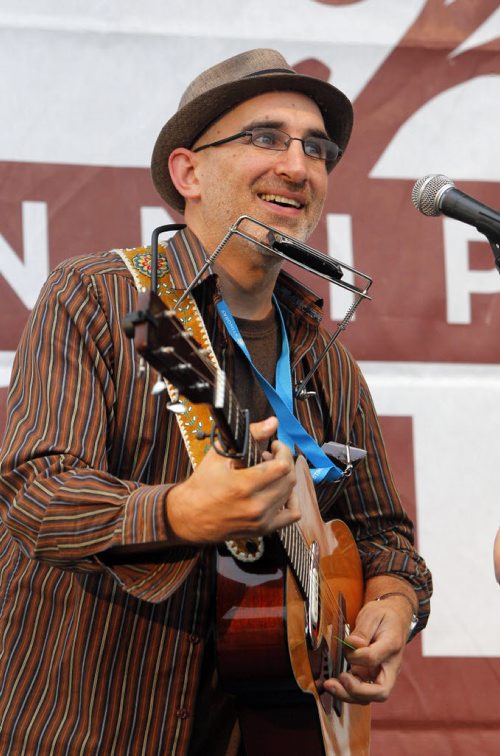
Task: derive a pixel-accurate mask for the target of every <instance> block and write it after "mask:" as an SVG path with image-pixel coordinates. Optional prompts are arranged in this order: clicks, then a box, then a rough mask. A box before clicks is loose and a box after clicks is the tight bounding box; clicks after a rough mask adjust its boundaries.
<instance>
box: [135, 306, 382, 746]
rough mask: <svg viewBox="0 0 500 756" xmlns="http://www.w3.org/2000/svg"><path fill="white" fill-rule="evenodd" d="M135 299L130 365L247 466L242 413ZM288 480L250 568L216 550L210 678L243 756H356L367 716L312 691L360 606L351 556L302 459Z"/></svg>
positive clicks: (217, 377) (336, 663)
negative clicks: (227, 707)
mask: <svg viewBox="0 0 500 756" xmlns="http://www.w3.org/2000/svg"><path fill="white" fill-rule="evenodd" d="M139 297H140V298H139V309H138V311H137V312H135V313H132V314H131V315H130V316H129V317H128V318H127V323H126V328H125V329H126V331H127V334H128V335H129V336H133V337H134V343H135V347H136V349H137V351H138V352H139V354H140V355H141V356H142V357H143V358H144V359H145V360H146V361H147V362H148V363H150V364H151V365H152V366H153V367H154V368H155V369H156V370H157V371H159V373H160V374H161V376H162V377H163V378H164V379H165V380H166V381H168V382H169V383H170V384H171V386H174V387H175V388H176V389H177V390H178V391H179V393H180V395H181V397H184V398H185V400H188V401H189V402H190V403H202V404H205V405H208V407H209V408H210V414H211V417H212V418H213V434H212V435H213V438H212V440H214V439H215V438H217V441H218V444H220V446H221V447H222V449H223V450H224V453H226V454H228V455H230V456H232V457H234V458H235V459H236V460H237V464H239V465H242V466H251V465H254V464H258V463H259V462H260V461H261V459H262V455H261V451H260V449H259V446H258V444H257V443H256V442H255V441H254V439H253V438H252V436H251V434H250V433H249V419H248V412H247V411H244V410H242V409H241V408H240V407H239V405H238V402H237V399H236V396H235V394H234V392H233V390H232V389H231V387H230V386H229V384H228V382H227V381H226V379H225V375H224V373H223V372H222V371H221V370H220V369H219V368H218V367H216V366H214V365H213V364H212V362H211V361H210V359H209V358H208V357H207V353H206V350H204V349H202V348H201V347H200V345H199V344H198V343H197V342H196V341H195V339H194V338H193V337H192V336H191V335H190V334H189V333H188V332H187V331H186V330H184V328H183V326H182V324H181V323H180V321H179V320H178V319H177V318H176V316H175V314H174V313H173V312H172V311H171V310H168V309H167V308H166V307H165V305H164V304H163V303H162V301H161V300H160V299H159V297H157V296H156V294H154V293H153V292H150V291H148V292H145V293H141V294H140V295H139ZM178 408H180V406H179V407H178ZM296 472H297V492H298V498H299V502H300V511H301V519H300V520H299V521H298V522H297V523H293V524H292V525H289V526H287V527H285V528H282V529H280V530H279V531H277V532H276V533H275V534H273V535H272V536H270V537H266V538H265V539H264V540H263V546H264V549H263V554H262V556H260V558H258V559H255V558H254V559H252V555H253V554H254V552H255V551H256V550H257V543H256V541H254V540H251V539H250V540H249V542H248V543H242V544H241V547H242V550H243V551H244V552H246V553H247V554H248V555H249V557H250V560H246V561H242V560H241V559H237V558H235V557H234V556H233V554H232V553H231V551H229V550H228V548H227V547H226V545H224V544H221V545H220V546H219V547H218V549H217V594H216V596H217V598H216V644H217V655H218V670H219V674H220V677H221V680H222V683H223V685H224V686H225V688H226V689H227V690H228V691H229V692H230V693H233V694H234V695H235V696H236V697H237V704H238V710H239V719H240V725H241V729H242V736H243V742H244V746H245V753H246V755H247V756H271V754H272V756H276V755H277V754H287V756H325V754H326V755H327V756H334V755H335V756H337V755H341V756H348V755H349V754H351V755H352V756H363V755H364V754H368V753H369V741H370V707H369V706H358V705H354V704H345V703H343V702H341V701H338V700H337V699H335V698H334V697H332V696H331V695H330V694H329V693H327V692H326V691H325V690H324V689H323V682H324V680H325V679H327V678H330V677H335V676H338V675H339V673H340V672H341V671H342V670H343V669H344V668H345V660H344V654H343V645H342V640H343V639H344V637H345V636H346V635H347V634H348V633H349V628H350V627H353V625H354V622H355V619H356V615H357V613H358V611H359V609H360V607H361V603H362V597H363V578H362V570H361V563H360V558H359V553H358V550H357V547H356V543H355V541H354V539H353V537H352V535H351V533H350V531H349V529H348V527H347V526H346V525H345V523H343V522H342V521H340V520H333V521H332V522H329V523H326V524H325V523H324V522H323V520H322V518H321V515H320V512H319V509H318V505H317V501H316V496H315V492H314V484H313V482H312V479H311V477H310V475H309V471H308V467H307V463H306V462H305V460H304V458H303V457H301V456H299V457H298V459H297V461H296ZM259 548H260V544H259ZM257 555H258V554H255V556H257Z"/></svg>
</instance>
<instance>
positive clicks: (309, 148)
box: [304, 137, 325, 160]
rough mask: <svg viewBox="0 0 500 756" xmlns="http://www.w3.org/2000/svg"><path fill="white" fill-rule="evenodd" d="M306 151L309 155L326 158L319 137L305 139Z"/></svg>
mask: <svg viewBox="0 0 500 756" xmlns="http://www.w3.org/2000/svg"><path fill="white" fill-rule="evenodd" d="M304 152H305V153H306V155H309V157H313V158H319V159H320V160H321V159H324V157H325V151H324V149H323V145H322V144H321V142H320V140H319V139H315V138H314V137H312V138H310V139H305V140H304Z"/></svg>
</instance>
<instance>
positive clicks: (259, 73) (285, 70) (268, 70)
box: [243, 68, 295, 79]
mask: <svg viewBox="0 0 500 756" xmlns="http://www.w3.org/2000/svg"><path fill="white" fill-rule="evenodd" d="M272 73H287V74H294V73H295V71H290V69H289V68H266V69H265V70H264V71H257V72H255V73H251V74H247V75H246V76H244V77H243V78H244V79H249V78H250V77H252V76H264V75H265V74H272Z"/></svg>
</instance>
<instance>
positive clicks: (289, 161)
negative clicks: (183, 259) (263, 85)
mask: <svg viewBox="0 0 500 756" xmlns="http://www.w3.org/2000/svg"><path fill="white" fill-rule="evenodd" d="M260 126H267V127H269V126H273V127H274V128H277V129H280V130H282V131H284V132H286V133H287V134H289V135H290V136H291V137H298V138H300V139H304V138H305V137H307V136H312V135H315V136H320V135H323V136H327V134H326V132H325V126H324V122H323V117H322V115H321V112H320V110H319V108H318V106H317V105H316V103H315V102H313V100H311V99H310V98H309V97H306V96H305V95H302V94H298V93H296V92H269V93H267V94H263V95H260V96H258V97H254V98H252V99H250V100H247V101H246V102H243V103H241V104H240V105H238V106H236V107H235V108H234V109H233V110H231V111H230V112H228V113H227V114H226V115H224V116H223V117H222V118H220V119H219V120H218V121H217V122H216V123H214V124H212V125H211V126H210V127H209V128H208V129H207V130H206V131H205V132H204V133H203V135H202V136H201V137H200V138H199V139H198V140H197V141H196V143H195V144H194V145H193V149H196V148H197V147H201V146H202V145H205V144H208V143H211V142H215V141H217V140H219V139H224V138H226V137H229V136H232V135H233V134H237V133H238V132H241V131H245V130H249V129H253V128H256V127H260ZM191 155H192V157H193V164H194V168H193V171H194V173H193V175H194V176H195V179H196V191H195V192H194V193H192V196H188V197H187V198H186V200H187V201H186V220H187V222H188V225H190V226H191V227H192V228H193V230H194V231H195V233H197V235H198V236H199V238H200V239H201V240H202V241H203V243H204V244H205V246H206V247H207V248H209V249H210V248H213V247H215V246H216V245H217V244H218V243H219V242H220V240H221V239H222V238H223V236H224V235H225V234H226V233H227V231H228V228H229V226H230V225H232V224H233V223H234V222H235V221H236V219H237V218H238V217H239V216H241V215H249V216H251V217H254V218H256V219H258V220H260V221H263V222H264V223H266V224H268V225H269V226H272V227H273V228H277V229H278V230H281V231H283V232H285V233H287V234H289V235H290V236H293V237H295V238H298V239H301V240H304V239H306V238H307V237H308V236H309V235H310V234H311V233H312V231H313V230H314V228H315V226H316V224H317V223H318V220H319V218H320V215H321V211H322V209H323V204H324V200H325V196H326V191H327V177H328V174H327V170H326V165H325V163H324V161H322V160H317V159H314V158H312V157H309V156H307V155H305V154H304V151H303V148H302V144H301V143H300V142H299V141H292V142H290V144H289V146H288V149H287V150H285V151H275V150H269V149H262V148H261V147H257V146H255V145H253V144H252V143H251V142H250V143H249V140H248V138H243V139H240V140H236V141H234V142H227V143H226V144H223V145H219V146H217V147H210V148H208V149H206V150H203V151H201V152H195V153H191ZM252 234H253V231H252Z"/></svg>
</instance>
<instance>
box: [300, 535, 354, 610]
mask: <svg viewBox="0 0 500 756" xmlns="http://www.w3.org/2000/svg"><path fill="white" fill-rule="evenodd" d="M292 526H293V527H294V528H295V529H296V530H297V531H298V533H299V536H300V538H301V539H302V542H303V543H302V546H303V548H304V549H305V551H306V554H307V555H309V545H308V542H307V538H306V536H305V534H304V531H303V530H302V528H301V527H300V525H299V524H298V523H292ZM288 527H290V526H288ZM313 562H314V566H315V567H316V568H317V571H318V578H319V585H320V597H321V598H322V599H325V598H326V599H327V600H326V601H324V603H325V605H326V607H327V608H329V609H330V610H331V611H337V612H338V613H339V620H340V623H341V624H345V623H346V619H347V618H346V616H345V614H344V611H343V609H342V606H341V604H340V603H339V602H338V600H337V598H336V596H335V595H334V594H333V592H332V590H331V588H330V585H329V583H328V579H327V577H326V575H325V573H324V571H323V569H322V567H321V565H320V563H319V559H318V558H317V557H314V560H313Z"/></svg>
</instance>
